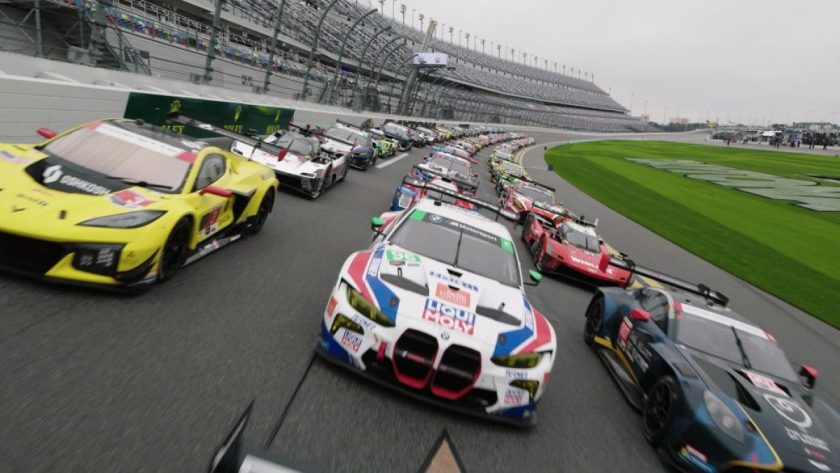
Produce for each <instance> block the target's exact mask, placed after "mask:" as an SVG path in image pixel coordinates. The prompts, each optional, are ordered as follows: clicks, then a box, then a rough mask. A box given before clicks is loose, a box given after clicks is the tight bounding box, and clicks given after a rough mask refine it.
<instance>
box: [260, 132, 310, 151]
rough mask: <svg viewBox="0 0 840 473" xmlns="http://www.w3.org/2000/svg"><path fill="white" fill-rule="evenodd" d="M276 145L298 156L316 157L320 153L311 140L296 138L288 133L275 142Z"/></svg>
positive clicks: (301, 137)
mask: <svg viewBox="0 0 840 473" xmlns="http://www.w3.org/2000/svg"><path fill="white" fill-rule="evenodd" d="M266 141H267V140H266ZM274 145H275V146H278V147H280V148H285V149H288V150H289V152H290V153H293V154H296V155H298V156H314V155H315V154H317V153H318V152H317V151H316V150H315V146H314V145H313V143H312V142H311V141H310V140H309V139H307V138H306V137H303V136H295V135H293V134H291V133H286V134H285V135H283V136H281V137H280V138H279V139H277V140H276V141H275V142H274Z"/></svg>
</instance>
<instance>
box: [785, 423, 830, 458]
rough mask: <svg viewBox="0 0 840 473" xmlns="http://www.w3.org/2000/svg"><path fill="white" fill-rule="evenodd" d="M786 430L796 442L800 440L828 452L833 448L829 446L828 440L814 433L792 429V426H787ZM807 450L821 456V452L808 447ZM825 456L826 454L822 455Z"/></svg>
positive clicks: (812, 454) (815, 455) (813, 454)
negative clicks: (815, 435)
mask: <svg viewBox="0 0 840 473" xmlns="http://www.w3.org/2000/svg"><path fill="white" fill-rule="evenodd" d="M785 432H786V433H787V436H788V437H789V438H790V439H791V440H794V441H796V442H799V443H801V444H803V445H807V446H809V447H814V448H819V449H820V450H825V451H826V452H830V451H831V450H830V449H829V448H828V442H826V441H825V440H823V439H821V438H818V437H814V436H813V435H809V434H807V433H805V432H800V431H798V430H794V429H791V428H790V427H785ZM805 452H806V453H808V454H809V455H811V456H814V457H817V458H819V455H817V454H819V452H816V451H814V450H810V449H808V448H806V449H805ZM822 456H823V457H824V455H822Z"/></svg>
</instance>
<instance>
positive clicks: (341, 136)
mask: <svg viewBox="0 0 840 473" xmlns="http://www.w3.org/2000/svg"><path fill="white" fill-rule="evenodd" d="M324 135H326V136H327V137H329V138H335V139H337V140H341V141H347V142H348V143H353V144H354V145H357V146H365V145H369V144H370V143H369V139H370V138H368V137H367V136H365V135H362V134H361V132H357V131H356V130H351V129H348V128H339V127H333V128H330V129H329V130H327V131H326V133H324Z"/></svg>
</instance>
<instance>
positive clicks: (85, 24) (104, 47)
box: [0, 0, 650, 132]
mask: <svg viewBox="0 0 840 473" xmlns="http://www.w3.org/2000/svg"><path fill="white" fill-rule="evenodd" d="M281 3H282V15H281V16H280V19H281V21H280V22H279V23H277V26H278V36H277V38H278V42H277V44H276V46H275V53H274V54H273V55H272V54H271V51H270V49H271V43H272V40H271V37H272V35H273V30H274V27H275V20H276V18H277V17H276V15H277V14H278V11H279V10H280V8H278V7H280V4H281ZM357 3H358V2H355V1H351V0H337V1H335V2H332V1H330V0H284V1H282V2H281V1H280V0H254V1H245V0H222V2H221V5H220V6H221V14H220V18H219V28H218V29H217V30H216V44H217V46H216V48H215V50H214V51H215V59H214V60H213V61H212V69H211V70H206V69H205V65H206V62H207V61H206V59H207V55H208V50H209V49H210V43H211V41H212V33H213V26H212V25H213V13H214V8H215V4H214V1H213V0H154V1H153V0H40V1H37V0H15V1H11V0H0V49H3V50H7V51H15V52H20V53H23V54H31V55H41V56H44V57H47V58H51V59H59V60H70V61H74V62H84V63H88V64H92V65H97V66H100V67H111V68H115V69H122V70H129V71H132V72H137V73H143V74H153V75H156V76H161V77H165V78H171V79H177V80H184V81H191V82H195V83H199V82H207V81H209V82H210V83H211V84H213V85H217V86H221V87H225V88H231V89H238V90H247V91H251V92H257V93H268V94H272V95H278V96H282V97H290V98H295V99H299V100H310V101H317V102H320V103H325V104H333V105H338V106H343V107H352V108H355V109H357V110H361V109H367V110H373V111H384V112H392V111H394V110H395V109H396V107H397V104H398V103H399V101H400V93H401V92H402V90H403V87H404V84H405V82H406V79H407V76H408V74H409V71H410V59H411V57H412V56H413V54H414V53H415V52H417V51H419V49H420V47H421V45H422V43H423V41H424V38H425V36H426V34H425V33H424V32H422V31H419V30H416V29H413V28H411V27H410V26H406V25H403V24H402V23H400V22H396V21H393V20H391V19H389V18H386V17H384V16H382V15H379V14H378V13H372V14H369V15H367V16H366V17H365V18H364V19H361V17H362V16H363V15H365V14H366V13H369V12H370V10H367V9H364V8H362V7H361V6H357ZM330 4H333V5H332V7H331V8H330ZM36 7H37V11H36V10H35V8H36ZM33 12H35V13H36V14H37V15H33V14H32V13H33ZM36 16H37V17H38V23H40V33H41V35H40V38H41V39H40V41H35V40H34V38H35V37H36V36H38V35H37V31H36V29H37V25H36V20H35V18H36ZM322 17H323V23H322V25H321V27H320V30H319V23H321V19H322ZM360 19H361V20H360ZM357 20H360V21H357ZM354 23H356V24H357V25H356V27H355V28H354V29H353V31H352V33H349V30H350V27H351V25H353V24H354ZM318 32H320V34H319V36H318V49H317V51H316V52H315V55H314V59H315V60H314V62H313V64H312V66H311V68H307V63H308V54H309V51H310V50H311V49H312V45H313V44H314V43H315V42H316V34H318ZM348 33H349V34H348ZM345 41H346V44H344V43H345ZM35 43H38V44H37V45H36V44H35ZM429 50H431V51H432V52H444V53H447V54H448V55H449V56H450V67H448V68H443V69H438V70H435V71H434V72H432V73H426V74H421V75H420V76H419V83H418V86H417V87H416V90H415V91H414V94H413V95H411V96H410V97H409V106H408V107H407V110H408V112H409V113H410V114H412V115H418V116H419V115H422V116H425V117H430V118H446V119H457V120H465V121H466V120H469V121H484V122H497V123H508V124H521V125H538V126H546V127H561V128H566V129H575V130H591V131H608V132H614V131H646V130H649V129H650V128H649V127H648V125H646V124H645V123H643V122H641V121H640V120H638V119H635V118H632V117H630V116H629V115H628V114H627V110H626V109H625V108H624V107H622V106H621V105H620V104H618V103H617V102H615V101H614V100H613V99H612V98H611V97H610V96H609V95H608V94H606V93H605V92H604V91H603V90H602V89H601V88H599V87H598V86H597V85H596V84H595V83H594V82H592V81H591V80H583V79H581V78H579V77H573V76H571V75H566V74H560V73H556V72H551V71H548V70H544V69H540V68H537V67H532V66H529V65H525V64H521V63H515V62H513V61H509V60H506V59H503V58H500V57H496V56H493V55H492V54H483V53H481V52H478V51H475V50H472V49H470V48H466V47H461V46H458V45H455V44H451V43H449V42H446V41H443V40H440V39H437V38H434V39H431V42H430V43H429ZM339 55H341V57H340V58H339ZM307 69H309V71H307ZM267 70H268V71H269V72H270V81H269V82H268V83H267V84H266V83H264V80H263V78H264V76H265V73H266V71H267ZM266 85H267V87H266ZM304 85H305V86H306V89H305V90H304Z"/></svg>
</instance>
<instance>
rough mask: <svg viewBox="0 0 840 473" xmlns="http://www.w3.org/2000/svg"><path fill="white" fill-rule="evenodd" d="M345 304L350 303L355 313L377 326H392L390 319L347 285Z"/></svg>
mask: <svg viewBox="0 0 840 473" xmlns="http://www.w3.org/2000/svg"><path fill="white" fill-rule="evenodd" d="M347 302H348V303H350V306H351V307H353V308H354V309H356V311H357V312H359V313H360V314H362V315H364V316H365V317H367V318H369V319H370V320H373V321H374V322H376V323H378V324H379V325H382V326H384V327H393V326H394V322H392V321H391V319H389V318H388V317H386V316H385V314H383V313H382V312H381V311H380V310H379V309H377V308H376V306H375V305H373V303H371V302H370V301H369V300H367V299H365V297H364V296H363V295H362V294H361V293H360V292H359V291H357V290H355V289H353V286H351V285H349V284H347Z"/></svg>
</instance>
